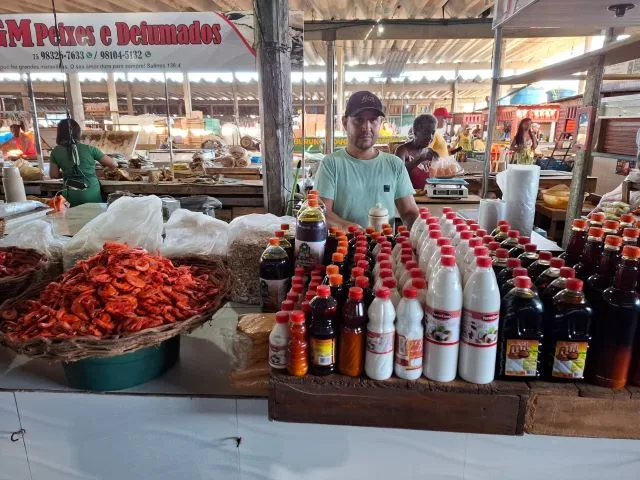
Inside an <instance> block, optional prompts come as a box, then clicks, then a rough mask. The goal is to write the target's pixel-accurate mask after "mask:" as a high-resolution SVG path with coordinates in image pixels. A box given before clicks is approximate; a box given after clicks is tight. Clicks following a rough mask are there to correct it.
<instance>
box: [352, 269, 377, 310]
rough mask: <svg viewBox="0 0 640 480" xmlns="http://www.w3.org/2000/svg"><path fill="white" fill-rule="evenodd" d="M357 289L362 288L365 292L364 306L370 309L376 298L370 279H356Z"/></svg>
mask: <svg viewBox="0 0 640 480" xmlns="http://www.w3.org/2000/svg"><path fill="white" fill-rule="evenodd" d="M356 287H358V288H361V289H362V291H363V292H364V306H365V307H366V308H367V310H368V309H369V306H370V305H371V303H372V302H373V299H374V298H375V294H374V293H373V292H374V290H373V288H372V287H371V282H370V281H369V277H367V276H362V277H358V278H356Z"/></svg>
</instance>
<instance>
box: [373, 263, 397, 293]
mask: <svg viewBox="0 0 640 480" xmlns="http://www.w3.org/2000/svg"><path fill="white" fill-rule="evenodd" d="M387 278H392V279H394V280H395V277H394V276H393V271H392V270H389V269H386V268H385V269H382V270H380V275H378V278H377V279H376V282H375V283H374V284H373V290H374V291H376V290H377V289H379V288H380V287H382V286H383V283H384V281H385V280H386V279H387Z"/></svg>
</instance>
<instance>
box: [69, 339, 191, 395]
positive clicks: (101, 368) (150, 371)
mask: <svg viewBox="0 0 640 480" xmlns="http://www.w3.org/2000/svg"><path fill="white" fill-rule="evenodd" d="M179 356H180V335H177V336H175V337H173V338H170V339H169V340H165V341H164V342H162V343H161V344H160V345H155V346H153V347H146V348H142V349H140V350H138V351H136V352H132V353H126V354H124V355H118V356H116V357H107V358H87V359H84V360H79V361H77V362H69V363H63V364H62V366H63V368H64V376H65V377H66V379H67V384H68V385H69V386H70V387H72V388H77V389H80V390H93V391H100V392H104V391H106V390H122V389H123V388H130V387H135V386H136V385H141V384H143V383H145V382H148V381H150V380H153V379H154V378H157V377H159V376H160V375H162V374H164V373H165V372H166V371H167V370H169V369H170V368H171V367H172V366H173V365H174V364H175V363H176V361H177V360H178V357H179Z"/></svg>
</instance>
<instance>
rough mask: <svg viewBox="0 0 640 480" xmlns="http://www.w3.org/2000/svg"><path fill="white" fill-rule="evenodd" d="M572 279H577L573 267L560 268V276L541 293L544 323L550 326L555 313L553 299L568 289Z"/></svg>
mask: <svg viewBox="0 0 640 480" xmlns="http://www.w3.org/2000/svg"><path fill="white" fill-rule="evenodd" d="M571 278H576V271H575V270H574V269H573V268H571V267H562V268H560V276H559V277H558V278H556V279H555V280H554V281H553V282H551V283H550V284H549V285H547V288H545V289H544V291H542V292H540V293H539V294H538V295H539V296H540V300H542V306H543V307H544V323H545V325H547V324H550V321H551V314H552V313H553V311H552V310H553V309H552V307H553V297H555V296H556V295H557V294H558V293H560V292H561V291H562V290H564V289H566V288H567V281H568V280H569V279H571Z"/></svg>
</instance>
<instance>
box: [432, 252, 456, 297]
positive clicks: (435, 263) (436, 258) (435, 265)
mask: <svg viewBox="0 0 640 480" xmlns="http://www.w3.org/2000/svg"><path fill="white" fill-rule="evenodd" d="M445 255H451V256H452V257H455V255H456V249H455V248H453V247H452V246H451V245H445V246H443V247H440V250H439V251H437V252H436V253H435V254H434V255H433V257H431V262H429V267H428V268H430V269H431V270H430V272H429V274H428V275H426V274H425V276H424V278H426V280H427V287H428V286H429V285H431V282H432V281H433V277H435V275H436V273H438V270H439V269H440V265H441V263H440V262H441V260H442V257H444V256H445ZM456 268H457V267H456Z"/></svg>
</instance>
